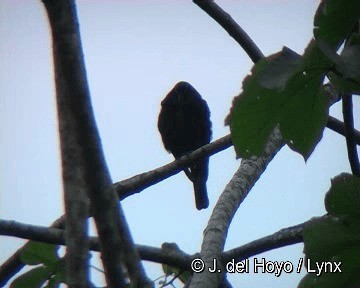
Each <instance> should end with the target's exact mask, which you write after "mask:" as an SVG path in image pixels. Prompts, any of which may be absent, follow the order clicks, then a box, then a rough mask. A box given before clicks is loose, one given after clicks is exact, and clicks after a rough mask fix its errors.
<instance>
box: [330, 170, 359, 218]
mask: <svg viewBox="0 0 360 288" xmlns="http://www.w3.org/2000/svg"><path fill="white" fill-rule="evenodd" d="M325 208H326V211H328V212H329V213H330V214H331V215H334V216H343V215H349V214H354V215H357V217H359V216H360V177H357V176H354V175H351V174H347V173H342V174H340V175H338V176H336V177H335V178H334V179H332V180H331V187H330V190H329V191H328V192H327V193H326V196H325Z"/></svg>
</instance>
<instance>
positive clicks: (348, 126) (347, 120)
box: [342, 94, 360, 177]
mask: <svg viewBox="0 0 360 288" xmlns="http://www.w3.org/2000/svg"><path fill="white" fill-rule="evenodd" d="M342 110H343V115H344V124H345V135H346V146H347V151H348V158H349V162H350V167H351V171H352V173H353V174H354V175H356V176H359V177H360V163H359V156H358V153H357V148H356V141H355V133H354V131H355V129H354V116H353V103H352V95H351V94H344V95H342Z"/></svg>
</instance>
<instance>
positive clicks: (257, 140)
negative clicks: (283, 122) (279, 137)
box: [225, 59, 281, 158]
mask: <svg viewBox="0 0 360 288" xmlns="http://www.w3.org/2000/svg"><path fill="white" fill-rule="evenodd" d="M267 65H269V62H268V60H267V59H263V60H261V61H259V62H258V63H257V64H256V65H255V66H254V67H253V68H252V70H251V72H252V74H251V75H249V76H247V77H246V78H245V79H244V81H243V92H242V93H241V94H240V95H239V96H237V97H235V98H234V100H233V105H232V108H231V111H230V115H229V116H228V117H227V119H226V120H225V122H226V124H227V125H230V130H231V137H232V141H233V144H234V148H235V151H236V154H237V156H238V157H242V158H249V157H251V156H252V155H260V154H261V153H262V151H263V150H264V147H265V144H266V142H267V140H268V138H269V135H270V133H271V131H272V130H273V129H274V127H275V125H276V124H277V123H278V114H279V107H280V105H279V101H280V100H281V98H280V96H279V93H277V91H276V90H274V89H267V88H264V87H262V86H260V84H259V81H258V78H259V75H261V72H262V71H264V69H265V68H266V67H267Z"/></svg>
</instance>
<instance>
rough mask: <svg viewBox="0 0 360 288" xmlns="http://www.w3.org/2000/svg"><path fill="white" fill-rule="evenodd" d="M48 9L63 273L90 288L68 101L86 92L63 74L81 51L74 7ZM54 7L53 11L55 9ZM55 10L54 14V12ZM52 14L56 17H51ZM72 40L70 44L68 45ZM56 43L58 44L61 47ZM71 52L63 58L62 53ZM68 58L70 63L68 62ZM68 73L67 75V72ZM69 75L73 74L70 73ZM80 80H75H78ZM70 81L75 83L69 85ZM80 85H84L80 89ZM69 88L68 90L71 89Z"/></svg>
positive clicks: (83, 186) (82, 187)
mask: <svg viewBox="0 0 360 288" xmlns="http://www.w3.org/2000/svg"><path fill="white" fill-rule="evenodd" d="M44 3H45V7H46V8H47V12H48V16H49V20H50V23H51V27H52V36H53V41H54V45H53V47H54V53H53V54H54V63H55V70H56V74H55V80H56V100H57V101H56V102H57V113H58V119H59V122H58V123H59V134H60V148H61V160H62V180H63V187H64V203H65V214H66V233H65V235H66V243H67V247H66V273H67V284H68V286H69V287H84V288H85V287H88V286H89V283H90V282H89V271H88V266H89V263H88V261H89V257H88V253H89V247H88V238H87V233H88V225H87V217H88V214H89V212H88V210H89V208H88V206H89V204H88V198H87V190H88V189H89V187H88V185H87V184H88V183H86V181H85V178H84V174H85V173H86V168H85V161H84V159H83V155H82V151H81V147H80V146H79V139H78V131H77V123H76V119H75V118H76V116H75V115H74V114H73V113H72V111H71V107H70V105H71V104H70V101H69V99H70V98H72V97H78V95H77V94H78V93H79V94H80V93H81V91H79V92H78V91H77V90H85V89H87V87H86V85H87V84H86V81H82V82H80V83H77V82H76V80H77V79H76V78H75V79H70V77H71V75H72V74H73V73H67V75H66V72H68V71H66V72H64V70H65V69H64V67H62V65H67V62H71V61H72V58H74V55H73V54H72V53H71V52H72V51H75V53H79V52H78V51H80V50H81V42H80V37H79V31H78V29H79V28H78V23H77V15H76V8H75V5H74V3H72V2H69V1H64V2H63V5H62V7H58V5H56V1H54V2H53V3H51V4H49V3H48V2H44ZM54 6H55V7H54ZM54 9H55V11H54ZM54 12H55V13H54ZM67 39H71V41H67ZM58 43H61V44H60V45H59V44H58ZM63 50H65V51H71V52H70V53H66V54H65V55H63V54H62V53H61V52H62V51H63ZM68 57H70V59H67V58H68ZM76 58H77V60H78V62H80V64H79V63H77V64H79V65H80V67H81V68H80V69H81V70H82V71H80V72H79V73H82V74H85V71H84V70H85V68H84V65H81V59H82V57H76ZM69 72H70V71H69ZM71 72H72V71H71ZM80 77H81V76H79V77H78V78H80ZM69 81H71V82H73V83H76V84H78V85H76V84H74V85H73V87H72V86H71V85H69ZM81 84H83V85H81ZM79 85H80V87H79ZM70 87H71V88H70Z"/></svg>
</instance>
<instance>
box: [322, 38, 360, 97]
mask: <svg viewBox="0 0 360 288" xmlns="http://www.w3.org/2000/svg"><path fill="white" fill-rule="evenodd" d="M318 45H319V47H320V49H321V50H322V51H323V53H324V54H325V55H326V56H327V58H328V59H329V60H331V61H332V62H333V64H334V67H333V68H332V71H331V72H330V73H329V74H328V77H329V79H330V81H331V82H332V83H333V84H334V85H335V86H337V87H338V88H339V90H340V91H341V92H343V93H350V94H360V36H359V33H354V34H352V35H351V37H350V38H349V41H347V42H346V44H345V47H344V49H343V51H342V52H341V55H338V54H337V53H336V51H335V50H332V49H331V48H330V47H329V46H328V45H327V44H326V43H324V42H323V41H322V40H320V41H318Z"/></svg>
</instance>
